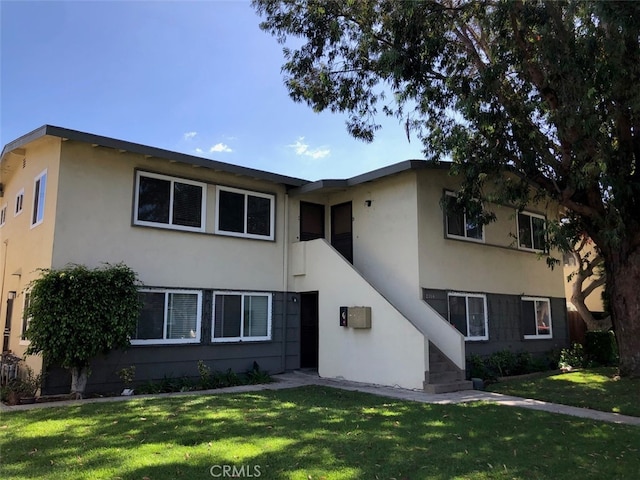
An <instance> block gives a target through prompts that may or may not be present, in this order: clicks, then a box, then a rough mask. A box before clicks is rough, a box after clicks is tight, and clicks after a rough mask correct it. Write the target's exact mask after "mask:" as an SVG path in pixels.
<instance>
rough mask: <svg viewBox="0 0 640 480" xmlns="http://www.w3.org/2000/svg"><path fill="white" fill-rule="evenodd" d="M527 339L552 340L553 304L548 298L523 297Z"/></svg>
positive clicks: (523, 320) (523, 321) (525, 335)
mask: <svg viewBox="0 0 640 480" xmlns="http://www.w3.org/2000/svg"><path fill="white" fill-rule="evenodd" d="M522 323H523V330H524V338H525V339H535V338H551V337H552V331H551V302H549V299H548V298H537V297H522Z"/></svg>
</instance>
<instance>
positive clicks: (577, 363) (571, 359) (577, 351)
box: [558, 343, 588, 368]
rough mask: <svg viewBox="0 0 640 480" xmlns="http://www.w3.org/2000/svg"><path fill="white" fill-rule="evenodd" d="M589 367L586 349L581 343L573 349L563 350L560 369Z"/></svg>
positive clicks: (574, 345)
mask: <svg viewBox="0 0 640 480" xmlns="http://www.w3.org/2000/svg"><path fill="white" fill-rule="evenodd" d="M587 365H588V360H587V357H586V355H585V351H584V347H583V346H582V345H580V344H579V343H574V344H573V345H571V348H563V349H562V350H561V351H560V361H559V362H558V366H559V367H560V368H582V367H586V366H587Z"/></svg>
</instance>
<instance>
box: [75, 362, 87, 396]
mask: <svg viewBox="0 0 640 480" xmlns="http://www.w3.org/2000/svg"><path fill="white" fill-rule="evenodd" d="M88 378H89V367H88V366H84V367H73V368H71V396H72V397H75V398H76V399H81V398H82V396H83V395H84V389H85V388H86V386H87V379H88Z"/></svg>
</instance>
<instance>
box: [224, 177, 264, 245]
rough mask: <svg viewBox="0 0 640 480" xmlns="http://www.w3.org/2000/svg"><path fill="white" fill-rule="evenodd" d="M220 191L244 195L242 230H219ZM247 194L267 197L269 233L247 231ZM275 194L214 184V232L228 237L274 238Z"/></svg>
mask: <svg viewBox="0 0 640 480" xmlns="http://www.w3.org/2000/svg"><path fill="white" fill-rule="evenodd" d="M220 192H233V193H239V194H242V195H244V232H229V231H227V230H221V229H220V228H219V226H220ZM249 195H251V196H253V197H260V198H267V199H268V200H269V235H256V234H253V233H246V232H247V219H248V210H247V203H248V200H249ZM275 207H276V196H275V195H272V194H270V193H261V192H254V191H251V190H243V189H240V188H232V187H223V186H221V185H217V186H216V226H215V233H216V234H217V235H226V236H230V237H241V238H252V239H255V240H274V239H275V209H276V208H275Z"/></svg>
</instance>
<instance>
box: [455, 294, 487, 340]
mask: <svg viewBox="0 0 640 480" xmlns="http://www.w3.org/2000/svg"><path fill="white" fill-rule="evenodd" d="M448 303H449V322H451V324H452V325H453V326H455V327H456V328H457V329H458V330H459V331H460V332H461V333H462V334H463V335H464V337H465V339H466V340H488V339H489V333H488V322H487V297H486V296H485V295H481V294H472V293H449V295H448Z"/></svg>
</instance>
